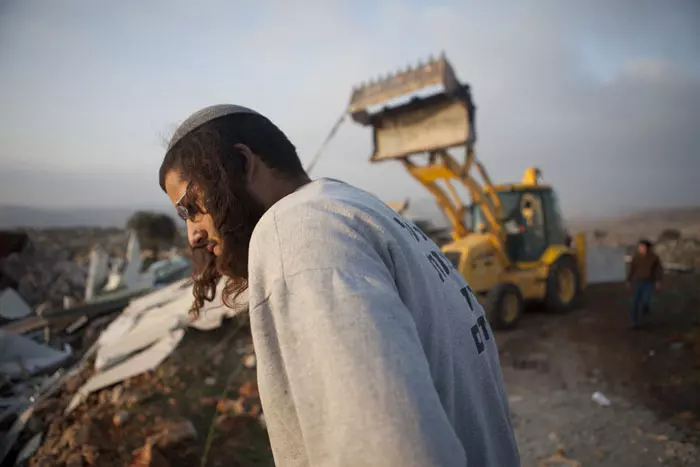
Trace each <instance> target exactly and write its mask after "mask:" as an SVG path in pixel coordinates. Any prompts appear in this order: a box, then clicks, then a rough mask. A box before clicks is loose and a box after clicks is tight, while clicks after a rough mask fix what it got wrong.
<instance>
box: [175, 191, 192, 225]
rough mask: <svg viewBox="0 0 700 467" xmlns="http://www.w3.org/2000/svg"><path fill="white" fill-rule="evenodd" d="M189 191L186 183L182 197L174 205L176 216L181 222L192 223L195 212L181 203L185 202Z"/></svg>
mask: <svg viewBox="0 0 700 467" xmlns="http://www.w3.org/2000/svg"><path fill="white" fill-rule="evenodd" d="M189 190H190V184H189V183H188V184H187V186H186V187H185V191H184V193H182V196H180V198H179V199H178V200H177V202H176V203H175V209H176V210H177V215H178V216H179V217H180V219H182V220H183V221H185V222H187V221H188V220H189V221H193V220H194V216H195V214H197V213H196V210H195V209H193V208H192V207H191V206H187V205H185V203H184V202H183V201H184V200H185V196H187V192H188V191H189Z"/></svg>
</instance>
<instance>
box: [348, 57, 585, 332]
mask: <svg viewBox="0 0 700 467" xmlns="http://www.w3.org/2000/svg"><path fill="white" fill-rule="evenodd" d="M347 110H348V113H349V114H350V115H351V116H352V118H353V120H355V122H357V123H359V124H362V125H365V126H370V127H372V131H373V140H374V150H373V154H372V156H371V158H370V161H371V162H382V161H388V160H394V161H399V162H400V163H401V164H402V165H403V166H404V167H405V168H406V170H408V172H409V173H410V174H411V175H412V176H413V177H414V178H415V179H416V180H417V181H418V182H420V183H421V184H422V185H423V186H424V187H425V188H426V189H427V190H428V191H429V192H430V193H431V194H432V195H433V196H434V197H435V199H436V201H437V203H438V205H439V206H440V208H441V209H442V210H443V212H444V213H445V216H446V217H447V219H448V220H449V222H450V224H451V227H452V238H453V241H452V242H451V243H449V244H447V245H444V246H443V247H442V251H443V254H444V255H445V257H446V258H447V259H448V260H450V262H451V263H452V264H453V265H454V267H455V268H456V269H457V270H458V271H459V272H460V274H462V276H464V278H465V279H466V280H467V282H468V283H469V285H470V287H471V288H472V289H473V290H474V292H475V293H476V294H477V295H478V296H480V298H481V301H482V303H483V305H484V308H485V309H486V312H487V315H488V316H489V319H490V321H491V324H492V326H494V327H496V328H512V327H514V326H515V325H516V324H517V322H518V320H519V319H520V317H521V315H522V313H523V308H524V304H525V302H531V301H536V302H543V303H544V304H545V305H546V306H547V307H548V308H549V309H551V310H554V311H557V312H561V311H565V310H568V309H570V308H572V307H573V306H574V305H575V304H576V302H577V299H578V298H579V296H580V294H581V292H582V291H583V289H584V287H585V283H586V265H585V257H586V255H585V242H584V238H583V236H582V235H579V236H577V238H576V240H575V242H573V241H572V239H571V238H570V237H569V235H568V233H567V230H566V228H565V226H564V222H563V219H562V215H561V212H560V210H559V204H558V200H557V196H556V193H555V191H554V190H553V189H552V188H551V187H550V186H547V185H544V184H542V183H541V180H540V179H541V173H540V171H539V170H538V169H537V168H535V167H529V168H527V169H525V172H524V175H523V179H522V180H521V181H520V182H519V183H508V184H501V185H494V184H493V183H492V182H491V179H490V178H489V176H488V174H487V172H486V169H485V168H484V166H483V165H482V164H481V163H480V162H479V161H478V160H477V158H476V154H475V150H474V145H475V142H476V131H475V110H476V108H475V106H474V103H473V102H472V98H471V91H470V88H469V86H468V85H467V84H463V83H460V82H459V80H458V79H457V77H456V75H455V73H454V71H453V69H452V66H451V65H450V63H449V62H448V61H447V59H446V58H445V57H444V56H441V57H440V58H438V59H431V60H429V61H428V62H427V63H425V64H419V65H418V66H417V67H415V68H409V69H407V70H404V71H400V72H398V73H396V74H393V75H389V76H387V77H385V78H382V79H379V80H377V81H375V82H371V83H368V84H364V85H361V86H359V87H357V88H355V89H353V92H352V97H351V99H350V103H349V105H348V109H347ZM475 175H477V176H478V179H480V181H479V180H477V178H476V177H475ZM455 185H461V186H462V187H463V188H465V189H466V191H467V192H468V193H469V195H470V198H471V200H470V202H469V203H465V202H464V201H463V200H462V199H461V198H460V196H459V195H458V191H457V189H456V188H455ZM572 243H573V244H572Z"/></svg>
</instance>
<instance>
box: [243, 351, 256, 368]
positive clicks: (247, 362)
mask: <svg viewBox="0 0 700 467" xmlns="http://www.w3.org/2000/svg"><path fill="white" fill-rule="evenodd" d="M241 362H242V363H243V366H244V367H246V368H251V369H252V368H255V366H256V364H257V358H256V357H255V354H250V355H246V356H244V357H243V358H242V359H241Z"/></svg>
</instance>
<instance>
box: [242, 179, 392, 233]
mask: <svg viewBox="0 0 700 467" xmlns="http://www.w3.org/2000/svg"><path fill="white" fill-rule="evenodd" d="M382 208H384V209H387V210H388V209H390V208H388V207H386V206H384V205H383V203H382V202H381V201H379V200H378V199H377V198H375V197H374V196H373V195H371V194H369V193H367V192H365V191H363V190H361V189H359V188H356V187H354V186H352V185H348V184H346V183H344V182H340V181H336V180H332V179H322V180H317V181H314V182H311V183H309V184H308V185H306V186H304V187H302V188H301V189H299V190H297V191H296V192H294V193H292V194H290V195H288V196H286V197H285V198H283V199H281V200H280V201H278V202H277V203H275V204H274V205H273V206H272V207H271V208H270V209H269V210H268V211H267V212H266V213H265V214H264V215H263V217H262V218H261V219H260V221H259V222H258V225H257V226H256V228H255V231H254V233H253V237H254V240H255V239H256V237H264V236H268V235H267V232H268V231H274V233H275V234H276V235H278V236H284V238H285V241H291V242H294V241H296V240H304V239H305V237H307V235H309V234H312V233H318V232H322V231H332V230H337V229H342V230H345V229H346V228H359V229H360V230H364V228H366V227H367V226H368V225H376V220H377V219H379V218H381V217H385V215H386V214H385V213H384V212H383V209H382Z"/></svg>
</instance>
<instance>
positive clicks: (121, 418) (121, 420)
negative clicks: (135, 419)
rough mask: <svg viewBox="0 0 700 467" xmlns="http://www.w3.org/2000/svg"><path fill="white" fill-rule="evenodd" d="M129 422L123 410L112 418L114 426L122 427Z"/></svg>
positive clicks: (127, 413) (127, 415)
mask: <svg viewBox="0 0 700 467" xmlns="http://www.w3.org/2000/svg"><path fill="white" fill-rule="evenodd" d="M128 420H129V412H127V411H125V410H121V411H119V412H117V413H116V414H114V417H112V423H114V426H122V425H124V424H125V423H126V422H127V421H128Z"/></svg>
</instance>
